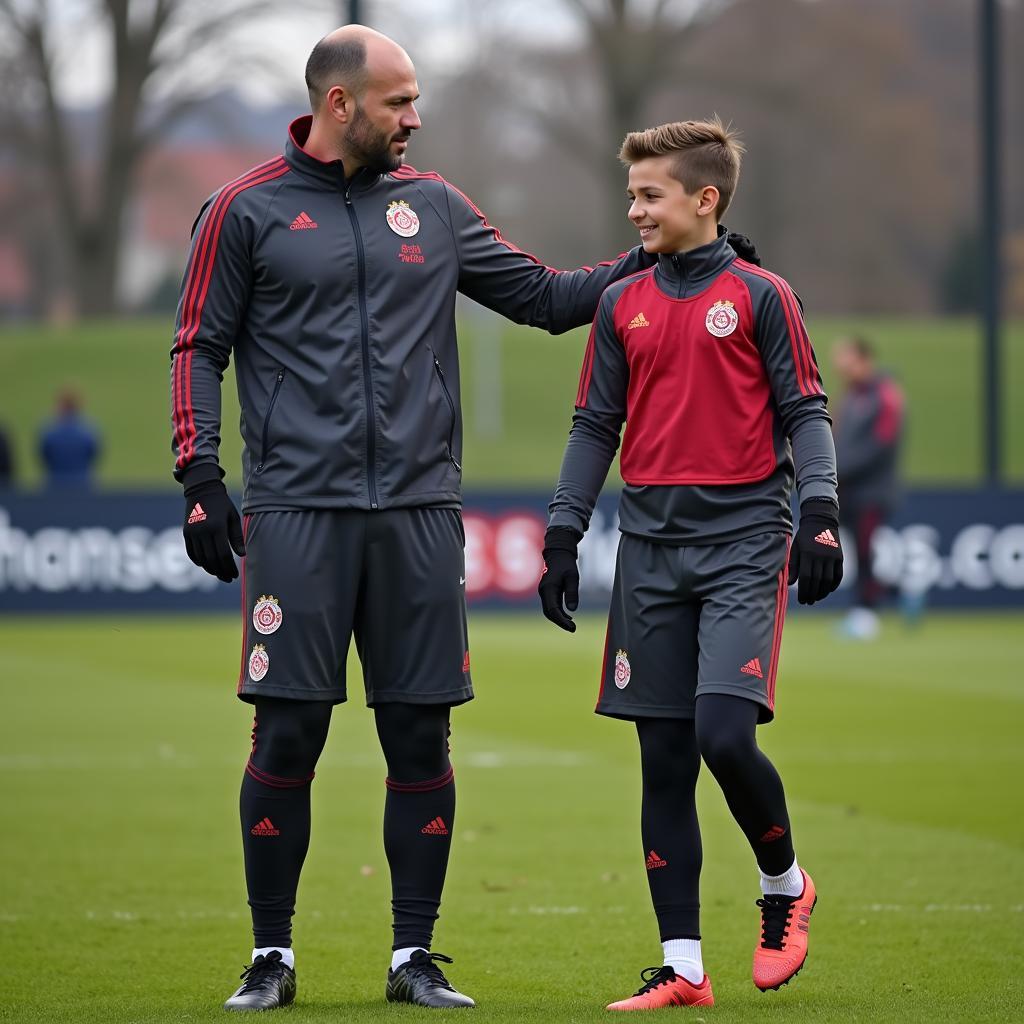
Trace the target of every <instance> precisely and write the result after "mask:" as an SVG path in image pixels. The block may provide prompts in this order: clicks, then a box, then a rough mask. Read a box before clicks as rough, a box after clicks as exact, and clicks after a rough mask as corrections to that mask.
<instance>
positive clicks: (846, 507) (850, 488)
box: [832, 337, 904, 640]
mask: <svg viewBox="0 0 1024 1024" xmlns="http://www.w3.org/2000/svg"><path fill="white" fill-rule="evenodd" d="M832 361H833V364H834V366H835V368H836V372H837V373H838V374H839V377H840V378H841V380H842V381H843V384H844V385H845V386H846V390H845V392H844V393H843V395H842V398H841V399H840V402H839V412H838V414H837V415H836V421H835V426H834V428H833V433H834V434H835V442H836V464H837V466H838V469H839V497H840V499H841V500H840V508H841V509H842V521H843V525H844V526H845V527H846V529H848V530H849V531H850V532H851V533H852V534H853V536H854V538H855V541H856V549H857V585H856V592H855V596H854V606H853V608H851V609H850V613H849V614H848V615H847V617H846V620H845V621H844V623H843V627H842V628H843V632H844V633H845V634H846V635H847V636H849V637H852V638H853V639H855V640H871V639H873V638H874V637H875V636H876V635H877V634H878V629H879V621H878V615H877V614H876V612H875V608H877V606H878V603H879V601H880V600H881V597H882V585H881V584H880V583H879V582H878V580H877V579H876V578H875V574H874V571H873V568H872V553H871V544H872V538H873V537H874V535H875V531H876V530H877V529H878V527H879V526H881V525H882V524H883V523H885V521H886V520H887V519H888V518H889V516H890V515H891V514H892V510H893V508H894V507H895V505H896V502H897V500H898V497H899V482H898V479H897V470H898V468H899V453H900V446H901V444H902V440H903V418H904V399H903V391H902V389H901V388H900V386H899V385H898V384H897V383H896V382H895V381H894V380H893V379H892V377H890V376H889V375H888V374H886V373H883V372H882V371H880V370H879V369H878V367H877V366H876V365H875V353H874V348H873V347H872V345H871V343H870V342H869V341H867V340H866V339H865V338H861V337H852V338H844V339H842V340H840V341H839V343H838V344H837V345H836V347H835V349H834V350H833V353H832Z"/></svg>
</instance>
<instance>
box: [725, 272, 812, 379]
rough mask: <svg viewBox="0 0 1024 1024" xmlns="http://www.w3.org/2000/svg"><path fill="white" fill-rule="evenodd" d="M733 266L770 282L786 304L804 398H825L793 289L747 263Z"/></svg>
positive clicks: (783, 303) (790, 339)
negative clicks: (809, 396) (819, 396)
mask: <svg viewBox="0 0 1024 1024" xmlns="http://www.w3.org/2000/svg"><path fill="white" fill-rule="evenodd" d="M733 266H735V267H738V268H739V269H740V270H745V271H747V272H748V273H750V274H753V275H754V276H755V277H760V278H761V279H762V280H765V281H768V282H769V283H770V284H771V285H772V286H773V287H774V288H775V291H776V292H777V293H778V296H779V299H780V300H781V302H782V311H783V313H784V314H785V317H786V326H787V328H788V329H789V343H790V346H791V347H792V349H793V362H794V364H795V365H796V373H797V383H798V384H799V385H800V394H802V395H823V394H824V393H825V391H824V388H823V387H822V386H821V377H820V375H819V373H818V366H817V364H816V363H815V361H814V351H813V350H812V348H811V339H810V338H808V337H807V331H806V330H805V329H804V323H803V318H802V317H801V315H800V307H799V304H798V303H797V301H796V296H795V295H794V294H793V289H792V288H790V286H789V284H788V282H787V281H786V280H785V279H784V278H781V277H779V276H778V275H777V274H772V273H770V272H769V271H767V270H764V269H762V268H761V267H756V266H754V264H753V263H748V262H747V261H746V260H741V259H736V260H734V261H733Z"/></svg>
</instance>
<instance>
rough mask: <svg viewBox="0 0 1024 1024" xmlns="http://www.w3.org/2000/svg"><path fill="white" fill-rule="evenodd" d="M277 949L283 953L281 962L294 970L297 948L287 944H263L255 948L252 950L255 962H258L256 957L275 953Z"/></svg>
mask: <svg viewBox="0 0 1024 1024" xmlns="http://www.w3.org/2000/svg"><path fill="white" fill-rule="evenodd" d="M275 949H276V950H277V951H278V953H280V954H281V963H283V964H284V965H285V966H286V967H290V968H291V969H292V970H293V971H294V970H295V950H294V949H292V948H291V947H286V946H261V947H260V948H259V949H254V950H253V951H252V959H253V963H255V962H256V957H258V956H266V955H267V954H268V953H273V952H274V950H275Z"/></svg>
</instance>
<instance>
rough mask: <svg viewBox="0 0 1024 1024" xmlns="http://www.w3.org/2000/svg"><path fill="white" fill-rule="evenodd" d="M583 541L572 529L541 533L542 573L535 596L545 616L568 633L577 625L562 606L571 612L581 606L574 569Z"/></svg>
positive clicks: (556, 527) (565, 527)
mask: <svg viewBox="0 0 1024 1024" xmlns="http://www.w3.org/2000/svg"><path fill="white" fill-rule="evenodd" d="M582 539H583V538H582V537H581V536H580V535H579V534H578V533H577V532H576V531H575V530H574V529H573V528H572V527H571V526H552V527H550V528H549V529H548V531H547V533H545V534H544V551H543V555H544V572H543V573H542V574H541V577H540V584H539V585H538V587H537V593H538V594H540V605H541V608H543V609H544V614H545V615H546V616H547V617H548V618H549V619H550V620H551V621H552V622H553V623H554V624H555V625H556V626H561V627H562V629H565V630H568V632H570V633H575V632H576V623H575V622H573V621H572V617H571V616H569V615H566V613H565V610H564V609H563V607H562V601H563V599H564V600H565V608H568V609H569V611H571V612H574V611H576V608H577V607H578V606H579V603H580V572H579V569H577V568H576V548H577V547H578V546H579V543H580V541H581V540H582Z"/></svg>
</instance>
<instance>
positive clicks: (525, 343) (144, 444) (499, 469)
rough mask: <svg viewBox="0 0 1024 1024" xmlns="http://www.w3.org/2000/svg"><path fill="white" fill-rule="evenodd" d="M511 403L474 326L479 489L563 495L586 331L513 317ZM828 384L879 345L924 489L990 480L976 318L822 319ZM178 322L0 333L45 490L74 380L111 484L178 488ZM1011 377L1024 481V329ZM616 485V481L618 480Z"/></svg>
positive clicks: (7, 380)
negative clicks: (49, 443) (173, 433)
mask: <svg viewBox="0 0 1024 1024" xmlns="http://www.w3.org/2000/svg"><path fill="white" fill-rule="evenodd" d="M502 324H503V326H501V327H500V328H499V331H500V346H499V347H500V363H501V372H502V385H501V390H500V404H501V406H502V408H503V410H504V415H503V427H504V429H503V432H501V433H500V434H499V435H498V436H494V437H491V436H487V435H486V434H485V432H484V430H483V425H482V424H481V422H480V417H478V416H477V408H478V406H481V405H483V404H484V403H485V402H487V404H488V406H489V407H492V406H493V404H494V402H493V400H492V399H487V398H485V397H484V396H483V395H482V394H481V393H480V391H479V389H478V386H477V384H476V381H477V378H478V375H479V366H480V351H479V346H478V345H477V344H476V343H475V339H474V334H473V325H472V324H471V323H466V324H464V325H463V326H462V328H461V329H460V358H461V362H462V398H463V409H464V412H465V428H466V429H465V448H464V452H463V460H462V461H463V464H464V466H465V471H466V477H465V478H466V480H467V482H469V484H471V485H472V486H473V487H474V488H481V487H507V486H509V485H513V486H515V485H523V484H529V485H533V486H535V487H538V488H540V489H541V490H544V491H547V490H549V489H550V488H551V487H552V485H553V482H554V480H555V479H556V478H557V476H558V467H559V464H560V462H561V459H562V450H563V449H564V447H565V440H566V436H567V434H568V431H569V424H570V421H571V419H572V402H573V399H574V398H575V395H576V386H577V381H578V376H579V369H580V363H581V361H582V358H583V350H584V347H585V345H586V337H587V332H586V331H585V330H583V329H581V330H578V331H574V332H571V333H570V334H567V335H565V336H564V337H559V338H551V337H549V336H548V335H546V334H544V333H543V332H542V331H538V330H532V329H530V328H527V327H516V326H515V325H513V324H508V323H504V322H502ZM809 325H810V331H811V337H812V339H813V340H814V344H815V348H816V351H817V353H818V357H819V361H820V363H821V369H822V373H823V375H824V377H825V384H826V387H828V388H829V391H830V393H832V394H834V393H835V381H834V379H833V376H832V368H831V358H830V350H831V345H832V342H833V341H834V339H835V338H836V337H838V336H840V335H842V334H846V333H849V332H855V331H859V332H863V333H865V334H866V335H867V336H868V337H871V338H873V339H874V340H875V341H876V343H877V345H878V349H879V354H880V361H881V362H882V363H883V364H884V365H886V366H890V367H892V368H893V369H894V370H895V372H896V373H897V374H898V375H899V378H900V380H901V381H902V383H903V386H904V388H905V389H906V392H907V395H908V398H909V403H908V407H909V430H908V434H907V444H906V458H905V467H906V472H907V476H908V478H909V479H910V480H911V481H913V482H915V483H934V482H940V483H954V484H970V483H976V482H978V481H979V480H980V479H981V477H982V458H981V453H982V443H981V416H980V411H979V409H980V402H981V383H980V370H981V355H980V328H979V326H978V325H977V324H976V323H975V322H973V321H971V320H966V319H945V320H934V319H932V320H930V319H925V318H916V319H915V318H909V317H908V318H897V317H860V318H846V319H837V318H820V317H819V318H816V319H812V320H810V321H809ZM172 333H173V328H172V325H171V324H170V323H169V322H166V321H160V320H129V321H119V322H115V323H92V324H83V325H82V326H80V327H77V328H74V329H72V330H66V331H60V330H51V329H46V328H40V327H38V326H31V327H23V328H22V327H18V328H5V329H3V330H2V331H0V423H2V424H3V425H4V426H6V427H7V429H8V430H9V431H10V432H11V434H12V436H13V438H14V441H15V445H16V448H17V455H18V460H19V463H20V469H19V473H20V479H21V481H22V482H24V483H27V484H34V483H36V482H37V481H38V479H39V475H40V471H39V466H38V458H37V456H36V452H35V443H36V442H35V437H36V431H37V430H38V427H39V424H40V423H41V422H42V421H43V420H44V419H45V418H46V417H47V416H48V415H49V414H50V410H51V407H52V404H53V395H54V392H55V390H56V389H57V387H58V386H59V385H61V384H64V383H74V384H76V385H77V386H78V387H79V389H80V390H81V392H82V394H83V396H84V398H85V401H86V407H87V411H88V413H89V414H90V415H91V416H92V417H94V418H95V419H96V420H97V421H98V422H99V424H100V426H101V428H102V431H103V435H104V438H105V452H104V457H103V460H102V463H101V466H100V479H101V481H102V482H103V484H104V485H107V486H120V487H125V486H128V487H131V486H139V485H142V486H146V487H154V486H155V487H164V488H167V487H173V483H172V481H171V479H170V470H171V456H170V412H169V408H170V399H169V397H168V390H169V377H168V374H169V367H170V362H169V358H168V351H169V349H170V346H171V336H172ZM231 373H232V371H231V370H229V372H228V378H226V380H225V387H224V410H223V431H222V433H223V445H222V450H221V464H222V465H223V466H224V467H225V469H226V470H227V471H228V482H229V483H231V484H232V485H234V486H236V487H237V486H238V485H239V483H240V481H239V477H238V472H239V470H238V467H239V451H240V447H241V445H240V441H239V438H238V402H237V399H236V397H235V394H234V381H233V379H231ZM1000 380H1001V384H1002V388H1003V395H1004V411H1005V417H1004V431H1003V437H1004V442H1005V453H1004V470H1005V477H1006V480H1007V481H1009V482H1015V483H1017V484H1018V485H1019V484H1020V483H1021V482H1022V481H1024V403H1022V402H1020V401H1014V396H1015V395H1020V394H1022V393H1024V322H1022V321H1016V322H1013V323H1010V324H1008V325H1007V329H1006V332H1005V335H1004V343H1003V358H1002V363H1001V373H1000ZM612 476H613V477H615V476H616V474H615V473H614V471H613V473H612Z"/></svg>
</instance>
